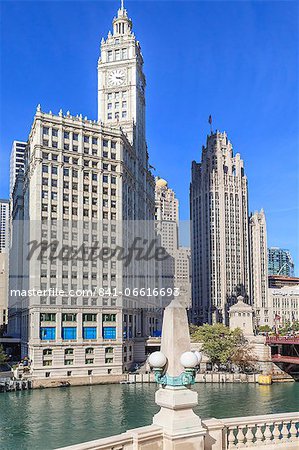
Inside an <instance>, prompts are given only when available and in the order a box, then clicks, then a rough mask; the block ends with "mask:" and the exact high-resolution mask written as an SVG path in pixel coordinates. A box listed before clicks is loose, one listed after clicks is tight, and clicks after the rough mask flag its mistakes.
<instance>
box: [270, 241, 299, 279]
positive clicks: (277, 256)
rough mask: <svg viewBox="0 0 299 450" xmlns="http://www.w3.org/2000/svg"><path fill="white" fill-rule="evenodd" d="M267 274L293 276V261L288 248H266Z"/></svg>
mask: <svg viewBox="0 0 299 450" xmlns="http://www.w3.org/2000/svg"><path fill="white" fill-rule="evenodd" d="M268 273H269V275H284V276H286V277H293V276H294V261H293V258H292V255H291V253H290V251H289V250H287V249H284V248H279V247H270V248H269V249H268Z"/></svg>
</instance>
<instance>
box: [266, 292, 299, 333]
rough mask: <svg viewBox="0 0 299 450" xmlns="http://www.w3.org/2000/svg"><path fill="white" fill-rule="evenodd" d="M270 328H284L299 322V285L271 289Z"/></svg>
mask: <svg viewBox="0 0 299 450" xmlns="http://www.w3.org/2000/svg"><path fill="white" fill-rule="evenodd" d="M268 309H269V313H268V314H269V320H268V322H267V323H265V324H268V325H269V326H271V327H274V326H278V327H284V326H285V325H288V324H292V323H293V322H298V321H299V285H297V286H284V287H281V288H279V289H277V288H270V289H269V308H268Z"/></svg>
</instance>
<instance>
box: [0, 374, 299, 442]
mask: <svg viewBox="0 0 299 450" xmlns="http://www.w3.org/2000/svg"><path fill="white" fill-rule="evenodd" d="M195 389H196V390H197V391H198V394H199V405H198V407H197V408H196V412H197V413H198V414H199V415H200V416H201V417H202V418H210V417H218V418H221V417H235V416H246V415H256V414H274V413H279V412H291V411H296V410H297V409H298V400H299V383H285V384H274V385H272V386H256V385H249V384H226V385H218V384H197V385H196V387H195ZM155 390H156V386H155V385H154V384H150V385H148V384H143V385H141V384H138V385H106V386H102V385H99V386H80V387H72V388H65V389H43V390H34V391H23V392H16V393H5V394H0V448H1V449H3V450H15V449H16V448H17V449H18V450H23V449H24V450H25V449H26V450H50V449H55V448H57V447H61V446H66V445H71V444H75V443H79V442H85V441H89V440H93V439H99V438H101V437H106V436H109V435H112V434H118V433H122V432H124V431H126V430H127V429H129V428H135V427H138V426H143V425H148V424H150V423H151V421H152V417H153V414H155V413H156V412H157V411H158V407H157V406H156V405H155V403H154V394H155Z"/></svg>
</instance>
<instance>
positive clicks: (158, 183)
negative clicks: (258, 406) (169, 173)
mask: <svg viewBox="0 0 299 450" xmlns="http://www.w3.org/2000/svg"><path fill="white" fill-rule="evenodd" d="M156 186H158V187H166V186H167V181H166V180H163V178H159V179H158V180H157V181H156Z"/></svg>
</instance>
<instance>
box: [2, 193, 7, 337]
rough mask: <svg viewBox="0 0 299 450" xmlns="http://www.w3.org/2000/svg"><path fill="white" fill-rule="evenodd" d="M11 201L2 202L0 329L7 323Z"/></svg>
mask: <svg viewBox="0 0 299 450" xmlns="http://www.w3.org/2000/svg"><path fill="white" fill-rule="evenodd" d="M8 252H9V201H8V200H0V328H1V327H2V326H3V325H5V324H6V323H7V305H8Z"/></svg>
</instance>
